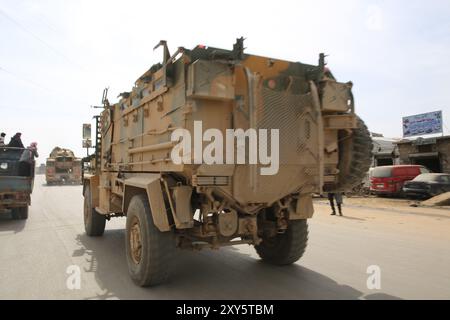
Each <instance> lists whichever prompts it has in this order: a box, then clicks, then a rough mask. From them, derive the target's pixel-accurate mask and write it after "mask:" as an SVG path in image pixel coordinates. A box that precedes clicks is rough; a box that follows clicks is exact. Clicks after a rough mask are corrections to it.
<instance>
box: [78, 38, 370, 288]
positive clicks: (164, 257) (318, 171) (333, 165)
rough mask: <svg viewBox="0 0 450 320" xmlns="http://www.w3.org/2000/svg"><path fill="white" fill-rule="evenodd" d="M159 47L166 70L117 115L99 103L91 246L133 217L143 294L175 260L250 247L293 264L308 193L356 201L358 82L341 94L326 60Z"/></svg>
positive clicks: (135, 266) (303, 233) (360, 166)
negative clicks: (188, 253)
mask: <svg viewBox="0 0 450 320" xmlns="http://www.w3.org/2000/svg"><path fill="white" fill-rule="evenodd" d="M160 45H163V46H164V60H163V62H162V63H161V64H157V65H154V66H153V67H152V68H150V69H149V70H148V71H147V72H146V73H144V74H143V75H142V76H141V77H140V78H139V79H138V80H137V81H136V83H135V86H134V87H133V89H132V90H131V91H130V92H124V93H122V94H121V95H120V96H121V99H120V100H119V101H118V102H117V103H115V104H110V103H109V101H108V99H107V98H105V94H104V99H103V103H104V110H103V112H102V113H101V115H100V117H99V118H97V119H98V120H97V121H98V125H97V130H96V131H97V132H96V154H95V159H96V161H95V170H92V167H91V168H90V169H91V172H90V173H89V172H86V174H85V175H84V181H83V192H84V224H85V230H86V233H87V234H88V235H89V236H100V235H102V234H103V232H104V229H105V222H106V221H107V220H109V219H110V218H111V217H116V216H126V217H127V221H126V233H125V250H126V259H127V262H128V270H129V273H130V276H131V278H132V279H133V280H134V281H135V282H136V283H137V284H138V285H140V286H148V285H155V284H158V283H161V282H163V281H165V280H166V278H167V277H168V274H169V271H170V267H171V265H172V258H173V256H174V255H175V254H176V250H175V249H176V248H177V247H178V248H181V249H202V248H206V247H209V248H219V247H222V246H229V245H239V244H249V245H253V246H255V249H256V252H257V253H258V255H259V256H260V257H261V259H262V260H263V261H265V262H268V263H271V264H275V265H288V264H292V263H294V262H296V261H297V260H298V259H300V258H301V256H302V255H303V253H304V252H305V249H306V246H307V240H308V224H307V219H309V218H311V217H312V216H313V211H314V209H313V203H312V194H313V193H322V192H323V191H346V190H351V189H352V188H353V187H354V186H355V185H357V184H359V183H360V182H361V180H362V179H363V178H364V176H365V174H366V172H367V171H368V169H369V165H370V161H371V151H372V142H371V138H370V134H369V132H368V130H367V127H366V126H365V125H364V123H363V121H362V120H361V119H360V118H359V117H358V116H357V115H356V114H355V106H354V101H353V95H352V91H351V89H352V83H350V82H348V83H341V82H337V81H336V79H335V78H334V76H333V75H332V73H331V72H330V70H328V68H327V67H326V66H325V60H324V59H325V56H324V55H323V54H321V55H320V57H319V64H318V65H309V64H303V63H299V62H289V61H284V60H278V59H273V58H266V57H261V56H256V55H250V54H245V53H244V47H243V39H238V41H237V42H236V44H235V45H234V48H233V50H223V49H218V48H212V47H205V46H197V47H195V48H194V49H193V50H187V49H184V48H179V49H178V51H177V52H176V53H175V54H174V55H170V54H169V50H168V48H167V45H166V43H165V41H162V42H161V43H160ZM224 138H225V140H226V141H224ZM269 139H270V142H269ZM180 160H181V161H180ZM200 272H201V271H200Z"/></svg>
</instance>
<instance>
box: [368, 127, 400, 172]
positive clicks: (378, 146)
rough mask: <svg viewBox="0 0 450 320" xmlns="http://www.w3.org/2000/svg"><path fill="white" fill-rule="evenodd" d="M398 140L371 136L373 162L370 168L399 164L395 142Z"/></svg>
mask: <svg viewBox="0 0 450 320" xmlns="http://www.w3.org/2000/svg"><path fill="white" fill-rule="evenodd" d="M398 141H399V139H391V138H385V137H383V136H382V135H376V134H372V142H373V160H372V167H378V166H392V165H395V164H399V163H400V159H399V152H398V147H397V142H398Z"/></svg>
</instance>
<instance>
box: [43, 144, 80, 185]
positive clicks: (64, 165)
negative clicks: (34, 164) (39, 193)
mask: <svg viewBox="0 0 450 320" xmlns="http://www.w3.org/2000/svg"><path fill="white" fill-rule="evenodd" d="M45 179H46V181H47V185H53V184H80V183H81V159H79V158H77V157H75V154H74V153H73V152H72V151H71V150H69V149H63V148H60V147H55V148H54V149H53V151H52V152H51V153H50V156H49V157H48V158H47V160H46V166H45Z"/></svg>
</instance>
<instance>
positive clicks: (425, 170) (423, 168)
mask: <svg viewBox="0 0 450 320" xmlns="http://www.w3.org/2000/svg"><path fill="white" fill-rule="evenodd" d="M420 173H430V170H428V169H427V168H425V167H420Z"/></svg>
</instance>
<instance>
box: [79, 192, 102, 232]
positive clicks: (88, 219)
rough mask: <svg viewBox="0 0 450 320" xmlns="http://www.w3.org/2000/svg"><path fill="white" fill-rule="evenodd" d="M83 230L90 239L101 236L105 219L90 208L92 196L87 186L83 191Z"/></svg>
mask: <svg viewBox="0 0 450 320" xmlns="http://www.w3.org/2000/svg"><path fill="white" fill-rule="evenodd" d="M83 215H84V229H85V230H86V234H87V235H88V236H90V237H98V236H102V235H103V233H104V232H105V225H106V217H105V216H104V215H101V214H99V213H98V212H97V211H96V210H95V208H93V206H92V194H91V190H90V187H89V186H86V188H85V190H84V214H83Z"/></svg>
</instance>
